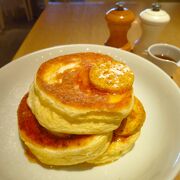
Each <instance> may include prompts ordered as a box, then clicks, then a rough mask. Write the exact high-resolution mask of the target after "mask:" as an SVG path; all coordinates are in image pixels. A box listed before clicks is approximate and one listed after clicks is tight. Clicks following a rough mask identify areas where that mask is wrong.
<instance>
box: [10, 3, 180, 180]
mask: <svg viewBox="0 0 180 180" xmlns="http://www.w3.org/2000/svg"><path fill="white" fill-rule="evenodd" d="M113 5H114V2H112V1H111V2H110V1H108V2H103V1H98V2H93V1H92V2H90V1H89V2H63V3H52V4H48V5H47V7H46V8H45V10H44V11H43V12H42V14H41V15H40V17H39V18H38V20H37V21H36V23H35V25H34V26H33V28H32V30H31V31H30V33H29V34H28V35H27V37H26V38H25V40H24V42H23V43H22V45H21V46H20V48H19V50H18V51H17V53H16V54H15V56H14V58H13V59H17V58H19V57H21V56H23V55H26V54H28V53H31V52H33V51H37V50H40V49H44V48H48V47H52V46H56V45H64V44H77V43H81V44H82V43H88V44H102V45H103V44H104V43H105V42H106V40H107V38H108V36H109V32H108V28H107V24H106V21H105V18H104V17H105V13H106V11H107V10H109V9H110V8H112V7H113ZM126 6H127V7H129V8H130V9H131V10H133V12H134V13H135V14H136V15H137V16H138V14H139V12H140V11H142V10H143V9H146V8H148V7H150V3H148V1H146V2H140V3H135V2H133V1H131V2H128V3H127V4H126ZM161 6H162V9H164V10H165V11H167V12H168V14H169V15H170V16H171V21H170V22H169V23H168V25H167V26H166V28H165V29H164V31H163V32H162V33H161V35H160V37H159V41H160V42H165V43H170V44H173V45H176V46H178V47H180V35H179V30H180V23H179V19H180V13H179V10H180V3H161ZM133 33H134V34H133V35H132V36H131V38H132V41H133V40H134V39H136V38H138V37H139V35H140V32H139V31H138V29H137V31H134V32H133ZM178 76H180V70H179V72H178ZM177 81H179V80H177ZM178 83H179V82H178ZM176 180H180V175H179V176H177V177H176Z"/></svg>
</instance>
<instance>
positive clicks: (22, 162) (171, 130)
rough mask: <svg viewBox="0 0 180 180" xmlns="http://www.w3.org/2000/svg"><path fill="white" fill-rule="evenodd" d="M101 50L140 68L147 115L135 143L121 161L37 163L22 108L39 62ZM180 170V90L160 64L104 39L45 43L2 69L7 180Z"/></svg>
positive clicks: (141, 178) (1, 129)
mask: <svg viewBox="0 0 180 180" xmlns="http://www.w3.org/2000/svg"><path fill="white" fill-rule="evenodd" d="M86 51H93V52H100V53H104V54H108V55H110V56H112V57H114V58H115V59H117V60H123V61H125V62H126V63H127V64H128V65H129V66H130V67H131V68H132V69H133V71H134V73H135V83H134V90H135V95H136V96H137V97H138V98H139V99H140V100H141V101H142V102H143V105H144V107H145V110H146V113H147V118H146V122H145V124H144V126H143V128H142V133H141V136H140V138H139V139H138V141H137V142H136V145H135V147H134V149H133V150H132V151H131V152H129V153H128V154H127V155H125V156H123V157H122V158H120V159H119V160H118V161H116V162H113V163H111V164H106V165H103V166H97V167H93V168H90V169H89V168H88V167H82V166H72V167H63V168H59V169H48V168H44V167H42V166H40V165H39V164H35V163H31V162H29V161H28V159H27V158H26V156H25V155H24V149H23V148H22V145H21V142H20V140H19V136H18V127H17V116H16V111H17V107H18V104H19V102H20V100H21V98H22V96H23V95H24V94H25V93H26V92H27V91H28V88H29V85H30V84H31V82H32V80H33V77H34V75H35V72H36V70H37V68H38V67H39V65H40V64H41V63H42V62H44V61H45V60H48V59H50V58H52V57H55V56H58V55H63V54H69V53H74V52H86ZM178 170H180V91H179V89H178V87H177V86H176V84H175V83H174V82H173V81H172V80H171V79H170V78H169V77H168V76H167V75H166V74H165V73H164V72H163V71H162V70H160V69H159V68H158V67H156V66H155V65H153V64H152V63H150V62H148V61H147V60H145V59H143V58H141V57H139V56H136V55H134V54H132V53H129V52H125V51H121V50H119V49H115V48H110V47H105V46H98V45H68V46H58V47H53V48H49V49H44V50H41V51H38V52H35V53H32V54H29V55H26V56H24V57H22V58H19V60H17V61H14V62H12V63H9V64H8V65H6V66H4V67H3V68H1V69H0V179H3V180H56V179H61V180H71V179H73V180H80V179H83V180H84V179H85V180H93V179H94V180H96V179H99V180H101V179H103V180H117V179H121V180H129V179H130V180H131V179H133V180H136V179H137V180H151V179H152V180H162V179H163V180H165V179H172V178H173V177H174V176H175V175H176V174H177V172H178Z"/></svg>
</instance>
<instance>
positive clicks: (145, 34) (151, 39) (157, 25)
mask: <svg viewBox="0 0 180 180" xmlns="http://www.w3.org/2000/svg"><path fill="white" fill-rule="evenodd" d="M140 20H141V27H142V36H141V38H140V40H139V42H138V43H137V44H136V45H135V47H134V49H133V52H134V53H136V54H139V55H141V56H145V55H146V50H147V48H148V47H149V46H150V45H151V44H154V43H156V42H157V41H158V37H159V35H160V33H161V32H162V30H163V29H164V27H165V25H166V24H167V23H168V22H169V21H170V16H169V15H168V13H167V12H165V11H164V10H162V9H160V4H159V3H153V4H152V8H151V9H145V10H144V11H142V12H141V13H140Z"/></svg>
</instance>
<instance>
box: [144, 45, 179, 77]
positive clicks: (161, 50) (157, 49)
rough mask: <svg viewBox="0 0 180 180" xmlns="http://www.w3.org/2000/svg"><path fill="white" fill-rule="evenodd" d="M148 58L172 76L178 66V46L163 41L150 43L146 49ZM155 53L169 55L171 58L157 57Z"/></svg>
mask: <svg viewBox="0 0 180 180" xmlns="http://www.w3.org/2000/svg"><path fill="white" fill-rule="evenodd" d="M147 53H148V59H149V60H150V61H151V62H153V63H154V64H156V65H157V66H159V67H160V68H161V69H163V70H164V71H165V72H166V73H167V74H169V75H170V76H173V74H174V72H175V71H176V70H177V68H178V67H180V48H178V47H176V46H173V45H170V44H164V43H157V44H153V45H151V46H150V47H149V48H148V49H147ZM157 55H163V56H164V57H170V58H172V59H173V60H174V61H173V60H168V59H164V58H160V57H157Z"/></svg>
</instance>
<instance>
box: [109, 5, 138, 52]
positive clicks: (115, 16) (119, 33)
mask: <svg viewBox="0 0 180 180" xmlns="http://www.w3.org/2000/svg"><path fill="white" fill-rule="evenodd" d="M105 19H106V21H107V25H108V28H109V32H110V36H109V38H108V40H107V42H106V43H105V45H107V46H112V47H116V48H122V49H124V50H131V44H130V42H129V41H128V39H127V32H128V30H129V28H130V27H131V23H132V22H133V21H134V19H135V15H134V13H133V12H132V11H131V10H129V9H127V8H126V7H124V4H123V3H122V2H118V3H116V7H115V8H112V9H110V10H109V11H108V12H107V13H106V16H105Z"/></svg>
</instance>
